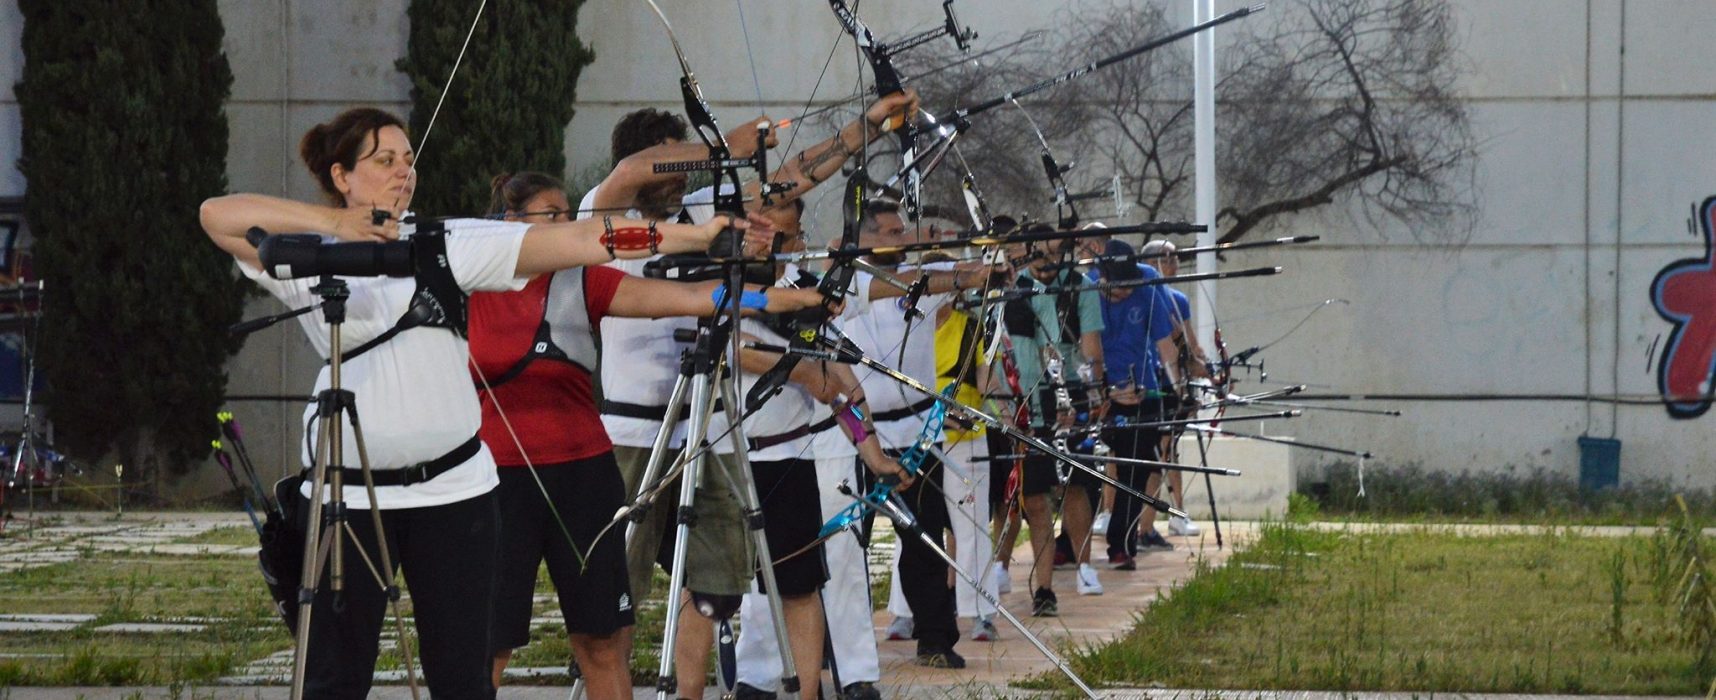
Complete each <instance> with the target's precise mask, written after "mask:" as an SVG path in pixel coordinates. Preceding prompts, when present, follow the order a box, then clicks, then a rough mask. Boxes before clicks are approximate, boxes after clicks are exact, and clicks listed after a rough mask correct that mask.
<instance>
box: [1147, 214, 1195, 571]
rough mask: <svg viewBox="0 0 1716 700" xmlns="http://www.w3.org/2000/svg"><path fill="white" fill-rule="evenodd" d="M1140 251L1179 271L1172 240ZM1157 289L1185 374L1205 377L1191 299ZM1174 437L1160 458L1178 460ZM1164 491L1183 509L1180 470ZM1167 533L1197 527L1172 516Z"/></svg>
mask: <svg viewBox="0 0 1716 700" xmlns="http://www.w3.org/2000/svg"><path fill="white" fill-rule="evenodd" d="M1140 252H1141V254H1142V255H1143V257H1144V259H1145V261H1146V262H1147V263H1149V264H1150V265H1153V266H1155V267H1156V268H1157V269H1160V270H1161V271H1162V274H1164V275H1168V276H1170V277H1172V276H1174V275H1178V274H1180V258H1179V256H1177V255H1175V254H1174V244H1173V243H1169V242H1168V241H1150V242H1149V243H1146V244H1144V248H1143V250H1142V251H1140ZM1160 289H1161V290H1162V291H1163V292H1165V293H1167V294H1168V295H1169V296H1170V297H1172V299H1173V304H1174V306H1173V309H1174V346H1175V347H1176V348H1180V349H1181V350H1182V353H1181V356H1182V357H1183V358H1184V359H1185V360H1187V362H1185V363H1184V365H1183V366H1184V367H1185V368H1186V369H1187V370H1188V372H1187V373H1188V374H1191V375H1192V376H1194V377H1202V378H1205V379H1207V378H1209V372H1208V370H1207V369H1206V368H1207V366H1208V364H1209V359H1208V358H1207V357H1205V356H1204V351H1203V348H1202V347H1200V346H1199V345H1198V335H1197V333H1195V332H1193V331H1194V329H1193V328H1192V303H1191V300H1189V299H1187V298H1186V293H1185V292H1182V291H1180V290H1178V289H1174V288H1173V287H1167V286H1164V287H1160ZM1191 398H1192V399H1193V400H1194V401H1197V400H1201V398H1202V397H1198V396H1193V397H1191ZM1192 412H1193V411H1191V410H1186V411H1183V412H1182V414H1181V415H1175V416H1173V417H1175V418H1190V417H1191V415H1190V414H1191V413H1192ZM1178 437H1179V433H1178V431H1169V434H1167V435H1165V436H1164V437H1163V442H1162V447H1161V453H1162V455H1163V459H1164V461H1169V462H1177V461H1179V454H1178V450H1177V449H1175V448H1176V447H1177V446H1178V445H1177V444H1176V443H1177V442H1178ZM1168 493H1169V497H1170V498H1172V499H1173V501H1174V506H1175V507H1177V508H1179V509H1180V510H1185V509H1186V496H1185V489H1184V488H1183V486H1182V483H1181V475H1180V472H1178V471H1172V472H1169V473H1168ZM1155 515H1156V513H1155V512H1154V509H1152V510H1151V512H1150V513H1148V514H1146V516H1145V518H1144V520H1145V522H1146V523H1147V524H1151V525H1152V526H1153V525H1154V523H1155V520H1156V518H1155ZM1168 532H1169V534H1173V535H1180V536H1188V537H1195V536H1197V534H1198V532H1199V529H1198V525H1197V523H1194V522H1192V521H1191V520H1188V519H1186V518H1182V517H1180V516H1177V515H1176V516H1172V517H1170V518H1168ZM1153 533H1154V529H1153V528H1152V529H1151V530H1150V531H1148V532H1146V534H1145V535H1144V538H1145V544H1146V545H1147V546H1148V545H1149V544H1151V543H1152V542H1153V541H1155V540H1161V541H1162V542H1164V543H1166V540H1162V536H1161V535H1159V534H1153Z"/></svg>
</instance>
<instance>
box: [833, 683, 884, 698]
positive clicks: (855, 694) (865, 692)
mask: <svg viewBox="0 0 1716 700" xmlns="http://www.w3.org/2000/svg"><path fill="white" fill-rule="evenodd" d="M840 697H841V700H882V691H880V690H877V689H876V684H875V683H871V682H869V681H858V682H857V683H848V684H847V685H846V687H845V688H841V689H840Z"/></svg>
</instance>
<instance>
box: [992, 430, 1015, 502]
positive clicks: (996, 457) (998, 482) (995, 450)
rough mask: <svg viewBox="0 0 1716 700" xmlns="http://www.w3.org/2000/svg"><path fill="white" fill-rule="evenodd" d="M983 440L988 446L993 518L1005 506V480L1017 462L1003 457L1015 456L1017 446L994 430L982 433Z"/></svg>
mask: <svg viewBox="0 0 1716 700" xmlns="http://www.w3.org/2000/svg"><path fill="white" fill-rule="evenodd" d="M983 439H984V441H986V442H987V443H988V444H989V465H988V466H989V514H990V517H994V516H995V514H996V513H999V512H1002V510H1003V509H1004V508H1005V507H1006V505H1007V479H1008V478H1009V477H1011V476H1012V475H1013V465H1014V464H1015V463H1017V462H1018V460H1016V459H1014V458H1013V457H1006V456H1003V455H1012V454H1017V453H1018V451H1019V450H1018V447H1019V446H1018V444H1017V443H1015V442H1013V439H1012V438H1010V437H1008V436H1007V434H1006V433H1004V432H1001V431H999V430H996V429H994V428H990V429H988V430H985V431H983Z"/></svg>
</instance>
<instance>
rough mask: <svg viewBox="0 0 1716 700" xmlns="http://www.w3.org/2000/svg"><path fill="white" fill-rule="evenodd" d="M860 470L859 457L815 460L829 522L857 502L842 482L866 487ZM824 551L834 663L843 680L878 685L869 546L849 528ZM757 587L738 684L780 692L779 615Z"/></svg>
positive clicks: (743, 624)
mask: <svg viewBox="0 0 1716 700" xmlns="http://www.w3.org/2000/svg"><path fill="white" fill-rule="evenodd" d="M859 468H861V467H859V466H858V460H857V458H855V457H837V458H834V459H818V460H816V483H817V487H818V488H817V491H818V492H820V493H821V495H822V515H823V517H824V518H832V517H834V514H835V513H837V512H839V511H840V510H841V509H843V508H845V507H846V506H848V505H851V504H852V499H850V498H848V497H846V496H845V495H843V494H841V493H840V492H839V491H837V490H835V488H834V487H835V486H837V485H839V484H840V482H841V481H846V482H848V483H850V484H852V490H853V491H854V492H861V491H862V489H863V483H862V482H860V481H858V480H857V478H856V476H855V475H856V473H857V472H856V471H855V470H856V469H859ZM822 553H823V557H824V558H825V560H826V561H827V562H828V583H827V584H824V585H823V587H822V609H823V612H824V613H825V614H826V616H827V620H828V635H829V638H830V639H831V640H832V641H833V643H834V644H833V646H834V663H835V667H836V668H838V669H839V670H840V682H841V683H843V684H852V683H857V682H859V681H867V682H870V683H875V682H876V681H879V680H881V679H882V666H881V661H880V659H878V658H877V655H876V630H875V627H874V626H873V625H872V622H871V618H870V573H869V569H868V567H867V566H866V565H865V559H864V548H863V547H860V546H858V536H857V535H855V534H853V532H852V530H851V529H850V528H848V529H847V531H845V532H842V533H840V534H838V535H835V536H833V537H831V538H829V539H828V541H827V542H824V543H823V544H822ZM752 589H753V591H752V592H751V593H747V594H745V598H744V602H743V604H741V605H740V607H739V625H740V627H739V642H738V654H739V682H741V683H744V684H745V685H749V686H752V687H755V688H761V689H763V690H771V691H773V690H778V689H779V688H780V680H781V679H780V675H781V658H780V653H781V652H780V641H779V640H777V639H775V628H774V616H773V614H772V613H771V612H770V610H769V601H768V599H767V598H765V597H763V595H762V594H761V593H757V592H755V584H752ZM800 680H801V681H804V680H805V679H800ZM807 687H808V686H807Z"/></svg>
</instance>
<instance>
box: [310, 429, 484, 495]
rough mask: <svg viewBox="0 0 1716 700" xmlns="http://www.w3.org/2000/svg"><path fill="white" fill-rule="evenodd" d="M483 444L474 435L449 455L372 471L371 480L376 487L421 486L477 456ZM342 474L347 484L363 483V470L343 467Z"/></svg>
mask: <svg viewBox="0 0 1716 700" xmlns="http://www.w3.org/2000/svg"><path fill="white" fill-rule="evenodd" d="M482 446H483V443H482V441H481V440H478V439H477V436H475V435H472V436H471V439H469V440H466V441H465V442H464V443H463V444H461V445H459V446H458V447H455V448H453V449H452V450H451V451H449V452H448V453H447V454H444V455H441V456H440V457H436V458H434V459H431V460H429V461H427V462H419V463H417V464H413V465H411V466H409V467H406V468H404V469H371V470H369V474H370V478H371V479H374V480H375V485H376V486H410V485H412V484H421V483H423V482H425V481H428V480H430V479H433V478H435V477H437V476H440V475H442V474H444V473H446V472H447V470H449V469H452V468H453V467H457V466H459V465H461V464H464V463H465V462H466V461H468V460H470V458H472V457H475V456H476V455H477V450H479V449H482ZM340 473H341V474H344V475H345V478H346V481H347V483H363V470H362V469H356V468H353V467H341V468H340Z"/></svg>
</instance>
